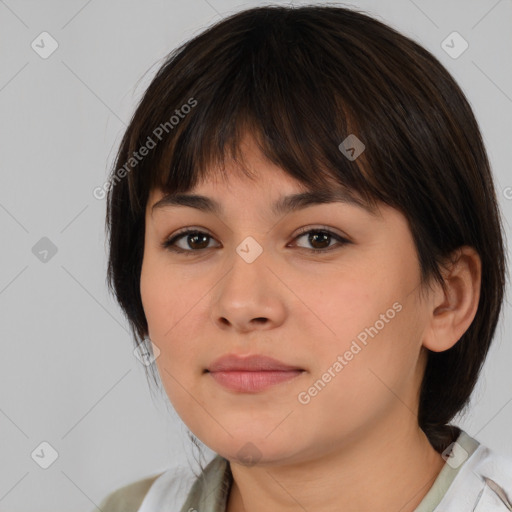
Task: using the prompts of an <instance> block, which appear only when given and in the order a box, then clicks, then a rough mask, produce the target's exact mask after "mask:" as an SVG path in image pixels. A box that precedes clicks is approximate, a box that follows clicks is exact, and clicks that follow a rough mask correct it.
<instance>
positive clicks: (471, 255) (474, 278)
mask: <svg viewBox="0 0 512 512" xmlns="http://www.w3.org/2000/svg"><path fill="white" fill-rule="evenodd" d="M451 256H452V259H451V263H449V265H448V266H447V267H446V268H445V269H443V270H442V274H443V277H444V282H445V287H446V291H443V289H442V287H441V286H440V285H439V283H436V284H435V288H434V291H433V293H432V295H431V297H430V301H429V311H428V321H427V325H426V328H425V333H424V337H423V346H424V347H426V348H428V349H429V350H432V351H433V352H443V351H445V350H448V349H450V348H451V347H453V346H454V345H455V343H457V341H459V339H460V338H461V337H462V335H463V334H464V333H465V332H466V331H467V330H468V328H469V326H470V325H471V322H473V319H474V318H475V315H476V312H477V309H478V301H479V299H480V286H481V276H482V263H481V260H480V256H479V255H478V253H477V252H476V251H475V249H473V248H472V247H468V246H463V247H460V248H458V249H457V250H456V251H455V252H454V253H453V254H452V255H451Z"/></svg>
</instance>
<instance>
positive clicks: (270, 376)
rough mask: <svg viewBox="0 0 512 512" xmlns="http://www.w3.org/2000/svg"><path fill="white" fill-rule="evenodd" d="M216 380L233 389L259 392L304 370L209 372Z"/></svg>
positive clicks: (244, 391) (243, 391)
mask: <svg viewBox="0 0 512 512" xmlns="http://www.w3.org/2000/svg"><path fill="white" fill-rule="evenodd" d="M209 373H210V375H211V376H212V377H213V378H214V379H215V381H216V382H218V383H219V384H221V385H222V386H224V387H225V388H227V389H230V390H232V391H240V392H242V393H257V392H258V391H262V390H264V389H267V388H269V387H271V386H274V385H276V384H280V383H281V382H285V381H288V380H291V379H293V378H295V377H297V376H298V375H300V374H301V373H302V370H290V371H277V370H276V371H270V370H266V371H253V372H243V371H236V372H235V371H230V372H209Z"/></svg>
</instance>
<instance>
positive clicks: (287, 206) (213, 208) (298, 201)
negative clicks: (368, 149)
mask: <svg viewBox="0 0 512 512" xmlns="http://www.w3.org/2000/svg"><path fill="white" fill-rule="evenodd" d="M325 203H347V204H351V205H354V206H358V207H359V208H361V209H363V210H364V211H366V212H367V213H369V214H370V215H372V216H376V215H377V213H376V210H375V209H374V208H372V207H371V206H370V205H368V204H366V203H364V202H363V201H361V200H360V199H358V198H357V197H354V196H353V195H351V194H349V193H348V192H346V191H344V190H341V189H339V190H318V191H308V192H301V193H298V194H292V195H288V196H283V197H281V198H280V199H278V200H277V201H276V202H275V203H274V204H273V205H272V213H273V214H274V215H276V216H277V215H283V214H286V213H290V212H293V211H296V210H300V209H302V208H307V207H308V206H313V205H317V204H325ZM172 206H186V207H189V208H195V209H197V210H200V211H202V212H205V213H213V214H215V215H219V216H221V215H222V213H223V209H222V205H221V204H220V203H219V202H217V201H215V200H214V199H211V198H209V197H206V196H202V195H198V194H188V193H173V194H167V195H166V196H164V197H163V198H162V199H160V200H159V201H157V202H156V203H155V204H154V205H153V206H152V208H151V214H153V211H154V210H155V209H160V208H164V207H172Z"/></svg>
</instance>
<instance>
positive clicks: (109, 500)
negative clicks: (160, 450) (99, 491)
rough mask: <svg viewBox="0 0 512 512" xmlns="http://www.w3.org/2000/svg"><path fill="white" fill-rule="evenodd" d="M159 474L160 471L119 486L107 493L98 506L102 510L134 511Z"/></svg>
mask: <svg viewBox="0 0 512 512" xmlns="http://www.w3.org/2000/svg"><path fill="white" fill-rule="evenodd" d="M160 475H162V473H159V474H157V475H153V476H150V477H146V478H143V479H141V480H137V481H135V482H132V483H130V484H128V485H125V486H123V487H120V488H119V489H117V490H115V491H113V492H111V493H110V494H109V495H107V496H106V497H105V498H104V499H103V501H102V502H101V503H100V505H99V506H98V508H99V509H100V510H101V511H102V512H136V511H137V510H138V509H139V507H140V505H141V503H142V501H143V500H144V497H145V496H146V494H147V493H148V491H149V489H150V487H151V486H152V485H153V483H154V482H155V480H156V479H157V478H158V477H159V476H160ZM95 510H96V511H97V510H98V509H95Z"/></svg>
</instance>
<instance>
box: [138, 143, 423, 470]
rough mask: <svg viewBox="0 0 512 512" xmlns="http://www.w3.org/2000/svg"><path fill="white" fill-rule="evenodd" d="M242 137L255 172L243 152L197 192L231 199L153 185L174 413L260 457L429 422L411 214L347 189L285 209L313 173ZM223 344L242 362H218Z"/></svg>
mask: <svg viewBox="0 0 512 512" xmlns="http://www.w3.org/2000/svg"><path fill="white" fill-rule="evenodd" d="M243 147H244V158H245V162H246V164H247V165H248V166H249V167H250V168H251V170H253V171H256V172H257V179H256V180H255V181H254V180H253V181H251V180H250V179H248V178H247V177H245V176H244V175H242V174H241V173H240V172H237V168H236V166H235V164H232V165H230V166H227V167H226V170H227V171H228V172H229V175H230V177H229V181H224V180H222V178H220V177H219V176H217V177H216V178H215V177H213V176H212V177H210V178H208V180H207V181H203V182H201V183H200V185H198V186H197V187H196V188H195V189H194V190H192V191H190V192H188V193H194V194H200V195H202V196H206V197H208V198H209V199H211V200H214V201H216V202H217V203H219V204H220V207H221V211H219V212H217V213H212V212H208V211H203V210H201V209H198V208H194V207H192V206H190V205H189V206H183V205H176V204H173V205H170V204H167V205H164V206H161V207H155V208H154V209H152V206H153V205H154V204H155V203H156V202H158V201H159V200H160V199H162V197H163V196H164V194H163V193H162V192H161V191H159V190H153V191H152V192H151V194H150V197H149V201H148V207H147V210H146V230H145V247H144V256H143V264H142V272H141V280H140V290H141V297H142V303H143V307H144V312H145V315H146V318H147V321H148V327H149V337H150V339H151V340H152V342H153V343H154V344H155V345H156V346H157V347H158V348H159V350H160V355H159V357H158V358H157V359H156V364H157V367H158V371H159V374H160V376H161V379H162V383H163V386H164V388H165V390H166V393H167V395H168V397H169V399H170V401H171V403H172V404H173V406H174V408H175V409H176V411H177V413H178V414H179V415H180V417H181V418H182V420H183V421H184V422H185V424H186V425H187V426H188V428H189V429H190V430H191V432H192V433H193V434H194V435H195V436H197V437H198V438H199V439H200V440H201V441H203V442H204V443H205V444H206V445H207V446H209V447H210V448H211V449H212V450H214V451H215V452H217V453H219V454H220V455H222V456H224V457H226V458H228V459H230V460H238V461H241V460H242V461H243V460H246V461H247V460H255V459H258V460H259V462H260V463H261V464H264V463H268V464H275V463H278V462H283V461H288V462H291V461H300V460H305V459H311V458H313V457H320V456H322V455H323V454H328V453H331V452H332V450H333V449H337V448H339V449H342V448H343V446H344V445H346V446H349V444H348V443H350V442H353V441H354V440H355V439H356V438H357V437H358V436H361V435H363V434H364V435H368V434H369V433H371V432H381V433H382V432H383V431H384V430H389V432H390V433H391V434H392V433H393V432H395V431H396V429H397V428H398V426H399V425H404V424H405V423H411V422H412V423H414V425H416V423H417V422H416V417H415V414H411V411H415V410H416V409H415V408H416V407H417V394H418V389H419V385H420V382H421V378H422V374H423V370H424V363H425V350H424V349H423V348H422V333H423V332H424V330H425V327H426V323H427V318H428V316H427V311H428V308H427V304H426V303H425V302H424V299H421V297H420V288H419V283H420V268H419V263H418V259H417V256H416V251H415V246H414V244H413V240H412V237H411V233H410V230H409V226H408V223H407V221H406V219H405V217H404V216H403V215H402V214H401V213H400V212H398V211H397V210H395V209H392V208H390V207H388V206H387V205H384V204H381V205H380V210H379V211H378V212H377V213H376V214H372V213H370V212H368V211H366V210H365V209H363V208H361V207H360V206H358V205H355V204H349V203H347V202H339V201H338V202H332V203H324V204H310V205H308V206H304V207H302V208H300V209H296V210H291V211H288V212H287V213H283V212H280V213H279V214H277V213H274V212H273V210H272V206H273V205H274V203H275V202H277V201H279V200H280V199H281V198H283V196H287V195H291V194H297V193H301V192H305V191H306V188H305V187H304V186H303V185H301V184H300V182H298V181H296V180H295V179H293V178H291V177H289V176H288V175H286V174H285V173H284V172H283V171H282V170H281V169H280V168H278V167H276V166H275V165H273V164H272V163H270V162H269V161H268V160H266V159H265V158H264V156H263V155H261V153H259V151H258V150H257V148H256V147H255V145H254V144H253V143H252V142H251V141H250V140H247V141H246V143H245V144H244V146H243ZM187 229H190V230H192V231H193V232H194V231H195V232H196V233H192V234H188V235H187V234H183V231H185V230H187ZM197 232H200V233H199V234H198V233H197ZM178 235H181V236H178ZM166 240H169V241H171V242H172V244H171V245H169V246H168V247H164V246H163V244H164V243H165V241H166ZM180 249H181V252H178V251H179V250H180ZM315 250H316V252H315ZM225 355H233V356H234V359H235V361H236V362H238V363H239V366H238V367H236V366H229V364H228V366H217V367H215V366H214V363H215V362H216V360H217V359H218V358H220V357H221V356H225ZM253 355H260V356H267V357H270V358H273V359H275V360H277V361H278V362H280V363H282V365H281V366H279V365H277V363H275V362H274V364H267V366H263V367H262V366H258V361H254V360H253V361H252V362H253V363H254V365H253V366H250V365H249V363H250V362H251V361H249V359H247V358H248V357H249V356H253ZM260 363H261V361H260ZM267 363H268V361H267ZM244 365H245V366H244ZM283 365H284V366H283Z"/></svg>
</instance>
